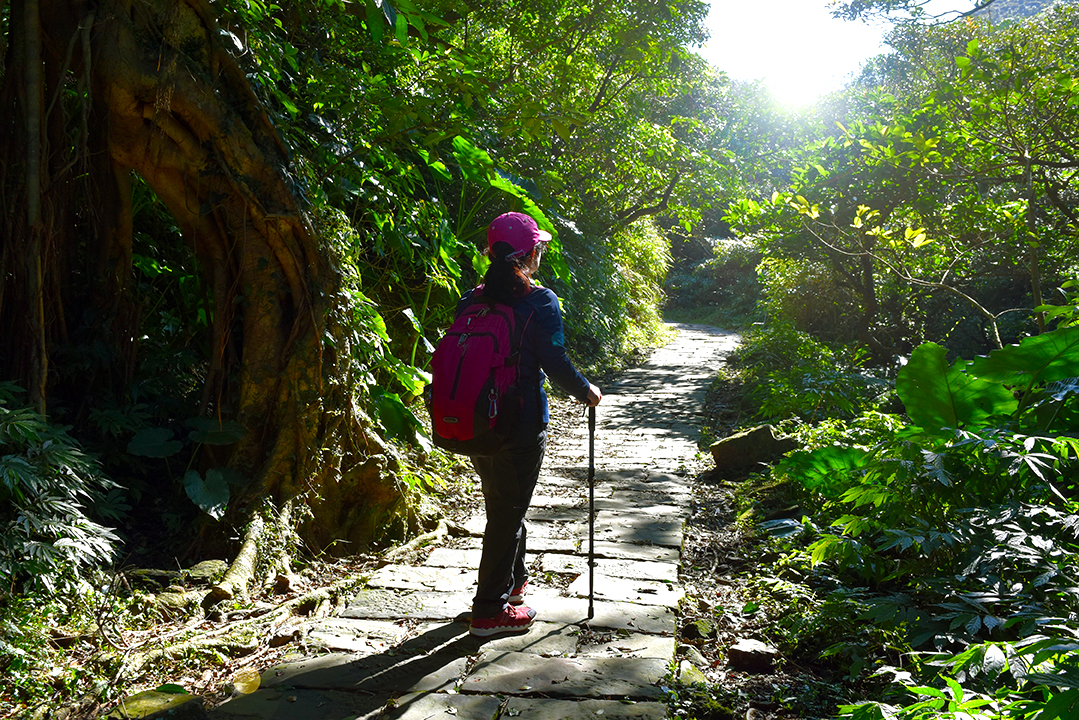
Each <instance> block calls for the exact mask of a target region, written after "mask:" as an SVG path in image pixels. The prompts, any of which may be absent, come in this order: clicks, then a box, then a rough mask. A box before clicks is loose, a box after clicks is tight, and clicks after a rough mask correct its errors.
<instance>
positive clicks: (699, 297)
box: [664, 238, 761, 324]
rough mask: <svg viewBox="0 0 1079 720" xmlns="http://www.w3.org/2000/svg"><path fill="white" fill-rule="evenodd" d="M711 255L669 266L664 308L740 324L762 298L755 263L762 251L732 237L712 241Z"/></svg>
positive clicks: (750, 315) (750, 314)
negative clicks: (665, 306)
mask: <svg viewBox="0 0 1079 720" xmlns="http://www.w3.org/2000/svg"><path fill="white" fill-rule="evenodd" d="M712 251H713V257H711V258H708V259H706V260H703V261H700V260H697V259H686V260H685V261H683V262H680V263H679V264H678V265H676V266H675V267H674V268H672V270H671V272H670V274H669V275H668V277H667V282H666V284H665V286H664V287H665V290H666V292H667V294H668V296H669V300H668V301H667V309H668V310H674V311H675V313H674V315H675V316H681V314H682V312H692V313H695V314H700V313H705V314H708V311H709V310H713V311H714V312H712V313H711V314H710V317H715V318H717V320H718V321H719V322H721V323H736V324H741V323H742V322H744V321H745V320H746V318H750V317H753V316H754V315H755V314H756V312H755V311H756V308H757V304H758V302H759V301H760V299H761V285H760V282H759V280H758V278H757V270H756V268H757V264H758V263H759V262H760V258H761V253H760V250H758V249H757V247H756V246H755V245H753V244H752V243H751V242H748V241H746V240H742V239H735V238H719V239H716V240H713V241H712Z"/></svg>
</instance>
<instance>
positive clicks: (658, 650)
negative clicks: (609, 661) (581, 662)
mask: <svg viewBox="0 0 1079 720" xmlns="http://www.w3.org/2000/svg"><path fill="white" fill-rule="evenodd" d="M675 644H676V643H675V637H674V635H648V634H646V633H631V632H627V631H625V630H619V631H615V632H611V631H608V632H603V631H594V632H592V633H589V634H587V635H586V636H584V637H582V639H581V642H580V643H579V644H578V646H577V656H578V657H648V658H660V659H663V660H670V659H671V658H673V657H674V649H675Z"/></svg>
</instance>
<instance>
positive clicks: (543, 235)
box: [536, 230, 551, 242]
mask: <svg viewBox="0 0 1079 720" xmlns="http://www.w3.org/2000/svg"><path fill="white" fill-rule="evenodd" d="M536 237H538V238H539V241H540V242H551V233H549V232H547V231H546V230H536Z"/></svg>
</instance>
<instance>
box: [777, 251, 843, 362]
mask: <svg viewBox="0 0 1079 720" xmlns="http://www.w3.org/2000/svg"><path fill="white" fill-rule="evenodd" d="M757 274H758V276H759V278H760V284H761V288H762V292H763V295H764V307H765V311H766V312H767V314H768V318H769V320H771V321H772V322H776V323H780V324H783V325H789V326H791V327H793V328H796V329H797V330H800V331H803V332H808V333H812V334H813V335H815V336H817V337H819V338H823V339H824V340H828V341H838V342H846V341H850V340H852V339H854V338H855V336H856V334H857V333H856V332H855V330H854V325H855V323H856V321H857V318H856V316H855V314H854V313H852V312H851V308H854V307H857V306H858V302H857V299H856V298H855V297H854V296H853V293H851V292H850V290H847V289H845V288H843V287H840V286H839V285H838V284H837V283H836V281H835V279H834V278H833V276H832V274H831V272H830V271H829V270H828V269H827V268H825V267H824V266H823V265H818V264H814V263H811V262H806V261H804V260H792V259H788V258H777V257H767V258H765V259H764V260H763V261H762V262H761V263H760V264H759V265H758V266H757Z"/></svg>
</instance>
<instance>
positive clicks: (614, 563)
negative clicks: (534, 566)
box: [540, 553, 678, 582]
mask: <svg viewBox="0 0 1079 720" xmlns="http://www.w3.org/2000/svg"><path fill="white" fill-rule="evenodd" d="M540 567H541V568H542V570H543V571H544V572H556V573H577V574H586V573H587V572H588V557H587V556H581V555H562V554H558V553H544V554H543V555H542V556H541V557H540ZM595 572H597V573H602V574H603V575H607V576H609V577H620V578H639V579H641V580H657V581H660V582H677V581H678V565H677V563H667V562H655V561H651V560H616V559H609V558H598V559H597V560H596V566H595Z"/></svg>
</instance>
